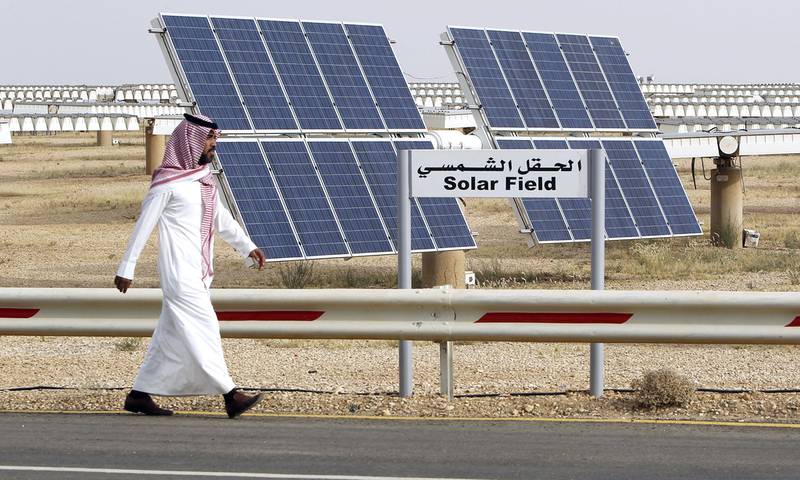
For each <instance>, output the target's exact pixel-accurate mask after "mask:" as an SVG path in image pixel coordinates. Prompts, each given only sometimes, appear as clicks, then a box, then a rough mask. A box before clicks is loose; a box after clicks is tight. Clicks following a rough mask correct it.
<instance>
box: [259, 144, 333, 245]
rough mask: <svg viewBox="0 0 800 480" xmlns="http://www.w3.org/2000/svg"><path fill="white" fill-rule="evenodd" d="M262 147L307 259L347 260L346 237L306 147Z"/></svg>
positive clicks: (264, 145) (293, 145)
mask: <svg viewBox="0 0 800 480" xmlns="http://www.w3.org/2000/svg"><path fill="white" fill-rule="evenodd" d="M261 145H262V146H263V148H264V151H265V152H266V154H267V162H268V163H269V165H270V167H271V169H272V171H273V172H274V173H275V181H276V183H277V184H278V188H279V189H280V191H281V193H282V194H283V199H284V201H285V203H286V207H287V209H288V212H289V216H290V217H291V219H292V223H293V224H294V226H295V228H296V229H297V234H298V236H299V237H300V241H301V243H302V246H303V249H304V250H305V253H306V256H307V257H332V256H347V255H348V254H349V252H348V250H347V246H346V245H345V240H344V237H343V236H342V232H341V230H340V228H339V224H338V221H337V219H336V216H335V214H334V213H333V211H332V210H331V206H330V204H329V203H328V199H327V196H326V195H325V191H324V190H323V188H322V184H321V183H320V180H319V178H318V177H317V174H316V169H315V168H314V164H313V163H312V161H311V157H310V156H309V154H308V151H307V150H306V145H305V143H303V142H302V141H262V142H261Z"/></svg>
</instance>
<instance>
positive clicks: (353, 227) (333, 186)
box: [308, 141, 394, 255]
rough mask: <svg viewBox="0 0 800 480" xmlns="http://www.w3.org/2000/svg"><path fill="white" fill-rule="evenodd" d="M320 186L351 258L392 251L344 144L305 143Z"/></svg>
mask: <svg viewBox="0 0 800 480" xmlns="http://www.w3.org/2000/svg"><path fill="white" fill-rule="evenodd" d="M308 146H309V148H310V149H311V153H312V155H313V157H314V161H315V162H316V164H317V168H318V169H319V173H320V176H321V177H322V182H323V183H324V184H325V189H326V190H327V193H328V198H330V200H331V203H332V204H333V207H334V209H335V211H336V215H337V216H338V217H339V223H340V224H341V225H342V230H343V231H344V234H345V240H346V241H347V243H348V245H350V250H351V251H352V252H353V254H354V255H361V254H381V253H383V254H386V253H392V252H393V251H394V249H393V248H392V244H391V243H390V242H389V236H388V233H387V232H386V230H385V229H384V227H383V223H381V219H380V216H379V215H378V210H377V208H376V207H375V204H374V203H373V201H372V197H371V195H370V192H369V190H368V188H367V185H366V183H365V180H364V178H363V177H362V176H361V171H360V170H359V168H358V164H357V163H356V158H355V156H354V155H353V151H352V150H351V149H350V144H349V143H348V142H342V141H319V142H316V141H315V142H309V144H308Z"/></svg>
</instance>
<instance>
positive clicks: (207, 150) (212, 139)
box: [197, 131, 217, 165]
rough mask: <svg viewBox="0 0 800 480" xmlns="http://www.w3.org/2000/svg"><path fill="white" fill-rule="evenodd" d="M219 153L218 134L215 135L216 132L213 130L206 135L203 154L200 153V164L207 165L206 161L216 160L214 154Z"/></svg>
mask: <svg viewBox="0 0 800 480" xmlns="http://www.w3.org/2000/svg"><path fill="white" fill-rule="evenodd" d="M216 154H217V136H216V135H214V132H213V131H211V132H209V134H208V137H206V144H205V146H204V147H203V154H202V155H200V160H198V161H197V163H198V164H200V165H205V164H206V163H211V161H212V160H214V156H215V155H216Z"/></svg>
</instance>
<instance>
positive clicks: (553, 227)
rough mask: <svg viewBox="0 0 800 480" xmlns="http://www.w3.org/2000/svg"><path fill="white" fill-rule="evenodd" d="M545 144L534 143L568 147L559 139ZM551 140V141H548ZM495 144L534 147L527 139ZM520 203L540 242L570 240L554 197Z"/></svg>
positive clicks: (506, 146)
mask: <svg viewBox="0 0 800 480" xmlns="http://www.w3.org/2000/svg"><path fill="white" fill-rule="evenodd" d="M545 142H547V143H546V144H542V145H538V144H537V145H536V148H568V147H567V142H565V141H563V140H561V141H558V140H547V141H545ZM550 142H552V143H550ZM497 145H498V146H499V147H500V148H503V149H509V150H522V149H526V148H534V147H533V145H532V144H531V142H530V141H529V140H497ZM520 200H521V201H522V205H523V206H524V207H525V212H526V213H527V214H528V218H529V219H530V222H531V228H533V232H534V234H535V235H536V240H538V241H540V242H568V241H571V240H572V236H571V235H570V234H569V228H567V223H566V222H565V221H564V217H563V216H561V211H560V210H559V208H558V203H557V202H556V199H554V198H521V199H520Z"/></svg>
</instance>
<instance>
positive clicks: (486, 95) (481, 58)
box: [450, 27, 525, 130]
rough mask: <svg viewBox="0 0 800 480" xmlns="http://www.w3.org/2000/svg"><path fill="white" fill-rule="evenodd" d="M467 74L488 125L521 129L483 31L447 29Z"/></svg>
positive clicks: (506, 87)
mask: <svg viewBox="0 0 800 480" xmlns="http://www.w3.org/2000/svg"><path fill="white" fill-rule="evenodd" d="M450 34H451V35H452V36H453V40H454V41H455V43H456V45H458V52H459V54H460V56H461V59H462V61H463V62H464V66H465V67H466V70H467V73H468V75H469V77H470V79H471V80H472V85H473V86H474V87H475V91H476V93H477V94H478V98H479V102H480V104H481V108H482V109H483V111H484V112H485V114H486V118H487V119H488V120H489V126H490V127H492V128H497V129H508V130H514V129H524V128H525V125H524V124H523V123H522V118H521V117H520V113H519V111H518V110H517V106H516V102H515V100H514V97H512V95H511V91H510V90H509V89H508V85H507V84H506V81H505V79H504V78H503V72H502V69H501V68H500V65H499V64H498V63H497V59H496V58H495V56H494V53H493V52H492V47H491V45H490V44H489V39H488V38H487V37H486V33H485V32H484V31H483V30H476V29H468V28H452V27H451V28H450Z"/></svg>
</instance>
